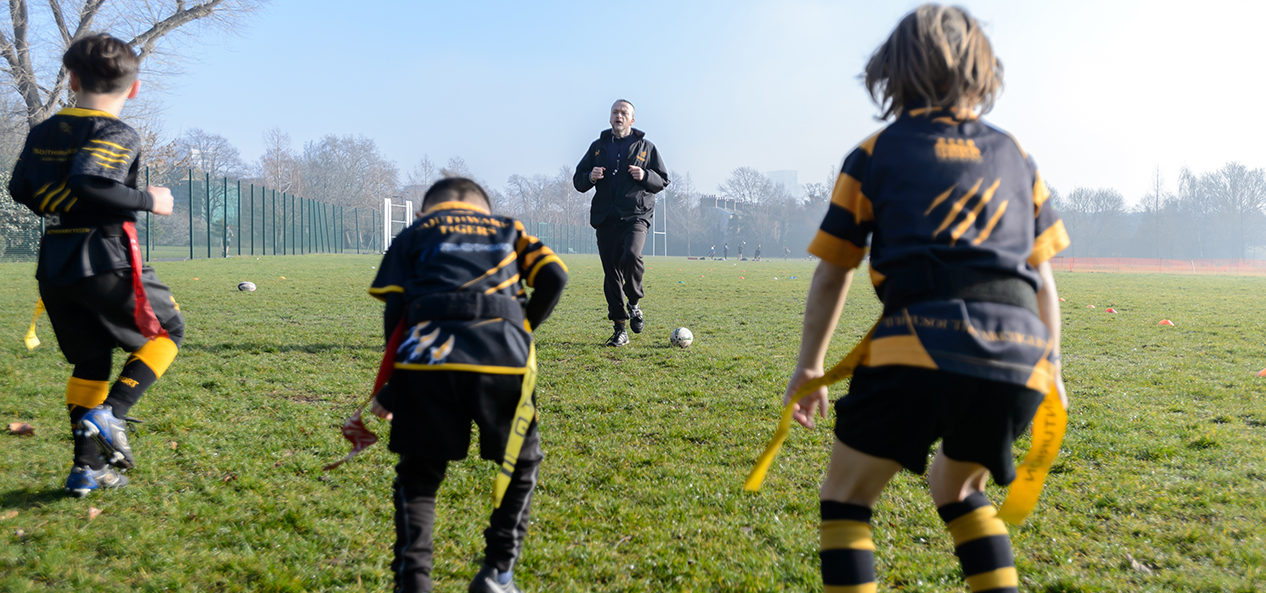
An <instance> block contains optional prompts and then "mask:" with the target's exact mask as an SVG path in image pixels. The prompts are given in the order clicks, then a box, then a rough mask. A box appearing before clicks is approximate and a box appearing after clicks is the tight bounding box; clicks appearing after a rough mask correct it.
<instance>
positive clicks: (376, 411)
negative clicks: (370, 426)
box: [369, 395, 391, 421]
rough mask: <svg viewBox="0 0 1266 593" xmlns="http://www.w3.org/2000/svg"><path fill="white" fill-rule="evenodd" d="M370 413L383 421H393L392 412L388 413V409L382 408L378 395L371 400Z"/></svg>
mask: <svg viewBox="0 0 1266 593" xmlns="http://www.w3.org/2000/svg"><path fill="white" fill-rule="evenodd" d="M369 413H370V414H373V415H375V416H377V417H379V418H382V419H383V420H387V421H391V412H388V411H387V408H384V407H382V406H381V405H380V404H379V403H378V396H376V395H375V396H374V398H373V399H371V400H369Z"/></svg>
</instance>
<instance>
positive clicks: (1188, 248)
mask: <svg viewBox="0 0 1266 593" xmlns="http://www.w3.org/2000/svg"><path fill="white" fill-rule="evenodd" d="M1051 199H1052V203H1053V204H1054V206H1055V208H1056V209H1057V210H1058V211H1059V214H1060V216H1061V217H1062V218H1063V220H1064V225H1065V227H1066V228H1067V229H1068V234H1069V237H1070V238H1071V239H1072V245H1071V246H1070V247H1069V248H1068V249H1066V250H1065V251H1064V252H1063V253H1062V254H1061V255H1064V256H1069V257H1140V258H1162V259H1235V258H1249V259H1264V258H1266V248H1264V247H1266V171H1264V170H1263V169H1260V168H1259V169H1249V168H1248V167H1246V166H1244V165H1242V164H1240V163H1235V162H1232V163H1227V164H1226V165H1224V166H1222V168H1220V169H1218V170H1216V171H1208V172H1203V173H1195V172H1192V171H1191V170H1190V169H1187V168H1183V169H1181V170H1180V171H1179V173H1178V180H1177V184H1176V187H1174V188H1173V190H1172V191H1171V190H1170V188H1169V187H1168V186H1167V185H1166V184H1165V180H1164V178H1163V177H1162V175H1161V173H1160V170H1159V169H1158V170H1157V171H1156V172H1155V173H1154V174H1153V175H1152V182H1151V184H1150V186H1149V188H1148V192H1147V194H1146V195H1144V196H1143V197H1142V199H1141V200H1139V202H1138V204H1136V205H1135V206H1134V207H1132V208H1131V207H1128V206H1127V205H1126V200H1125V197H1124V196H1122V195H1121V192H1119V191H1117V190H1114V189H1091V188H1085V187H1077V188H1074V189H1073V190H1072V191H1071V192H1069V193H1068V194H1063V193H1061V192H1058V191H1056V190H1054V189H1052V191H1051Z"/></svg>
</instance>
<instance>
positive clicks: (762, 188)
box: [717, 167, 775, 204]
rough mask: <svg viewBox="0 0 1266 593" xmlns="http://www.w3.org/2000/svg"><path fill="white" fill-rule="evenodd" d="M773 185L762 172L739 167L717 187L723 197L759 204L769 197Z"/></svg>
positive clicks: (773, 187) (744, 202)
mask: <svg viewBox="0 0 1266 593" xmlns="http://www.w3.org/2000/svg"><path fill="white" fill-rule="evenodd" d="M774 189H775V186H774V183H773V182H772V181H770V180H769V178H768V177H766V176H765V175H764V174H763V173H761V172H760V171H757V170H756V169H753V168H751V167H739V168H737V169H735V170H733V171H730V176H729V177H727V178H726V180H725V182H724V183H722V184H721V185H719V186H718V187H717V191H719V192H720V193H721V195H722V196H723V197H725V198H726V199H729V200H734V201H736V202H739V203H742V204H759V203H761V202H764V201H766V200H769V199H771V198H772V197H773V196H774V194H775V191H774Z"/></svg>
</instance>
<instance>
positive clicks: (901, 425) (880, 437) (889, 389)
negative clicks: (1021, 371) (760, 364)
mask: <svg viewBox="0 0 1266 593" xmlns="http://www.w3.org/2000/svg"><path fill="white" fill-rule="evenodd" d="M1043 398H1044V396H1043V394H1041V393H1039V392H1037V391H1034V390H1032V389H1029V388H1027V387H1025V386H1023V385H1015V384H1012V383H1002V382H999V381H990V380H988V379H978V378H975V377H969V376H967V375H958V374H954V373H949V372H945V371H935V370H931V369H921V368H916V367H906V366H882V367H859V368H858V369H857V372H856V373H855V374H854V376H853V381H852V384H851V385H850V386H849V391H848V395H847V396H845V397H843V398H840V400H839V401H837V402H836V403H835V414H836V420H835V436H836V437H838V438H839V439H840V441H841V442H843V443H844V444H845V445H848V446H849V447H852V448H854V449H856V450H858V451H861V452H862V453H865V454H867V455H873V456H875V457H881V458H884V459H891V460H893V461H896V462H897V463H900V464H901V465H902V466H903V467H905V468H906V469H908V470H910V471H912V472H914V473H917V474H922V473H923V472H924V471H925V470H926V469H927V459H928V452H929V451H930V450H931V447H932V445H933V444H935V443H936V441H937V439H942V446H943V447H944V448H945V455H946V456H947V457H949V458H950V459H953V460H955V461H969V462H975V463H979V464H981V465H983V466H985V467H986V468H988V469H989V473H991V474H992V475H993V480H994V482H997V483H998V484H1001V485H1004V486H1005V485H1007V484H1010V483H1011V481H1012V480H1014V479H1015V464H1014V460H1013V456H1012V452H1011V446H1012V444H1013V443H1014V442H1015V439H1016V437H1018V436H1019V435H1020V433H1022V432H1024V430H1025V429H1026V428H1027V427H1028V425H1029V422H1031V421H1032V420H1033V414H1034V413H1036V412H1037V408H1038V406H1039V405H1040V404H1041V403H1042V399H1043Z"/></svg>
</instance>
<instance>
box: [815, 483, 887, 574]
mask: <svg viewBox="0 0 1266 593" xmlns="http://www.w3.org/2000/svg"><path fill="white" fill-rule="evenodd" d="M821 537H822V539H821V545H820V548H819V552H818V555H819V556H820V557H821V559H822V585H823V593H874V592H875V590H876V587H877V585H876V584H875V542H874V540H872V539H871V536H870V509H869V508H866V507H864V506H861V505H857V504H849V503H844V502H835V501H833V500H824V501H822V536H821Z"/></svg>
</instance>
